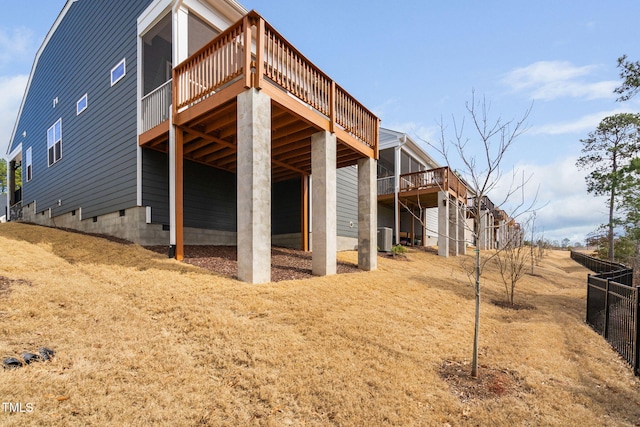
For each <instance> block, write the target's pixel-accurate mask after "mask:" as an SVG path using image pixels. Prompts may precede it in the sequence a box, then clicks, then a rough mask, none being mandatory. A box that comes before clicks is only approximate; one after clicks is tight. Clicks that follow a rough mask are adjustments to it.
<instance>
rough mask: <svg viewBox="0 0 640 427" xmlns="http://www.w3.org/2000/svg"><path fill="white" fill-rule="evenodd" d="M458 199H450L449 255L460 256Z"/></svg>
mask: <svg viewBox="0 0 640 427" xmlns="http://www.w3.org/2000/svg"><path fill="white" fill-rule="evenodd" d="M458 209H459V208H458V200H457V199H452V198H450V199H449V255H451V256H458Z"/></svg>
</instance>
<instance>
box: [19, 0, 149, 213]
mask: <svg viewBox="0 0 640 427" xmlns="http://www.w3.org/2000/svg"><path fill="white" fill-rule="evenodd" d="M150 2H151V0H131V1H127V2H122V3H119V4H118V7H114V6H113V2H112V1H111V0H80V1H77V2H75V3H73V4H72V5H71V7H70V9H69V11H68V12H67V14H66V15H65V16H64V18H63V20H62V22H61V23H60V25H59V26H58V28H57V30H56V31H55V33H54V34H53V35H52V37H51V39H50V41H49V43H48V44H47V46H46V47H45V48H44V50H43V51H42V53H41V56H40V59H39V62H38V64H37V67H36V68H35V70H34V71H33V75H32V81H31V86H30V88H29V92H28V93H27V96H26V98H25V102H24V106H23V110H22V114H21V116H20V117H19V122H18V126H17V129H16V136H15V139H14V140H13V141H12V142H11V145H12V149H13V148H15V147H16V146H17V145H18V144H20V143H22V149H23V153H24V152H26V150H27V148H29V147H32V148H33V179H32V180H31V181H30V182H26V183H24V186H23V200H24V201H25V203H30V202H32V201H34V200H35V201H37V208H38V211H43V210H46V209H48V208H52V209H53V211H54V215H58V214H64V213H67V212H70V211H71V210H74V209H77V208H78V207H82V213H83V217H84V218H88V217H92V216H96V215H102V214H106V213H108V212H113V211H117V210H120V209H125V208H128V207H132V206H135V205H136V167H137V165H136V147H137V128H136V97H137V89H136V88H137V82H136V67H137V58H136V52H137V23H136V21H137V17H138V16H139V15H140V14H141V12H142V11H143V10H144V9H145V8H146V7H147V6H148V4H149V3H150ZM123 58H126V71H127V73H126V76H125V77H124V79H122V80H121V81H120V82H118V83H117V84H116V85H115V86H113V87H111V82H110V71H111V69H112V68H113V67H114V66H115V65H116V64H118V62H120V60H122V59H123ZM85 93H86V94H88V104H89V106H88V109H87V110H86V111H84V112H83V113H82V114H80V115H79V116H77V115H76V102H77V101H78V100H79V99H80V98H81V97H82V96H83V95H84V94H85ZM56 97H57V98H58V103H57V105H56V106H55V108H54V106H53V100H54V98H56ZM59 118H61V119H62V158H61V160H60V161H58V162H57V163H55V164H54V165H52V166H51V167H49V166H48V164H47V129H48V128H49V127H51V126H52V125H53V124H54V123H55V122H56V121H57V120H58V119H59ZM23 132H26V137H23ZM58 200H60V201H61V203H62V204H61V206H58Z"/></svg>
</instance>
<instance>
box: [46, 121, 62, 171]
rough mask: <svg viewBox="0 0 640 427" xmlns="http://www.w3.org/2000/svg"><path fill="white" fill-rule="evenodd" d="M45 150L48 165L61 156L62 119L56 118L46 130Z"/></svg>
mask: <svg viewBox="0 0 640 427" xmlns="http://www.w3.org/2000/svg"><path fill="white" fill-rule="evenodd" d="M47 152H48V157H49V166H51V165H52V164H54V163H55V162H57V161H58V160H60V159H61V158H62V119H58V121H57V122H56V123H55V124H54V125H53V126H51V127H50V128H49V130H48V131H47Z"/></svg>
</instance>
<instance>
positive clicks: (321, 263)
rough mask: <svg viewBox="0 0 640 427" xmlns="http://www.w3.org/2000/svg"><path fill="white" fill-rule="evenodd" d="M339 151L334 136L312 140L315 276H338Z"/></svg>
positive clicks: (321, 134)
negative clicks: (337, 205)
mask: <svg viewBox="0 0 640 427" xmlns="http://www.w3.org/2000/svg"><path fill="white" fill-rule="evenodd" d="M336 150H337V147H336V135H335V134H332V133H329V132H327V131H323V132H318V133H315V134H313V135H312V136H311V173H312V176H313V185H312V190H311V208H312V215H311V218H312V221H311V222H312V224H311V228H312V233H313V234H312V236H313V238H312V239H311V251H312V254H311V259H312V268H311V271H312V273H313V274H314V275H316V276H329V275H333V274H336V249H337V245H336V220H337V219H336V154H337V151H336Z"/></svg>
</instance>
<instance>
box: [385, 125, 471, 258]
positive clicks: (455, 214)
mask: <svg viewBox="0 0 640 427" xmlns="http://www.w3.org/2000/svg"><path fill="white" fill-rule="evenodd" d="M467 194H468V189H467V186H466V185H465V184H464V182H463V181H462V180H460V179H459V178H458V177H457V176H456V174H455V173H453V172H452V171H451V170H450V169H449V168H448V167H441V166H440V165H439V164H438V163H437V162H436V161H435V160H434V159H433V158H432V157H431V156H429V154H428V153H427V152H426V151H425V150H424V149H423V148H422V147H421V146H420V145H419V144H417V143H416V142H415V141H414V140H413V139H412V138H411V137H410V136H409V135H407V134H405V133H402V132H396V131H392V130H389V129H380V156H379V161H378V226H379V227H388V228H391V229H392V230H393V241H394V244H405V245H417V246H434V245H437V246H438V253H439V254H440V255H442V256H448V255H454V256H455V255H458V254H464V253H466V242H467V240H468V239H467V238H466V228H467V226H466V223H467V221H466V219H467V212H466V206H467Z"/></svg>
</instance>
